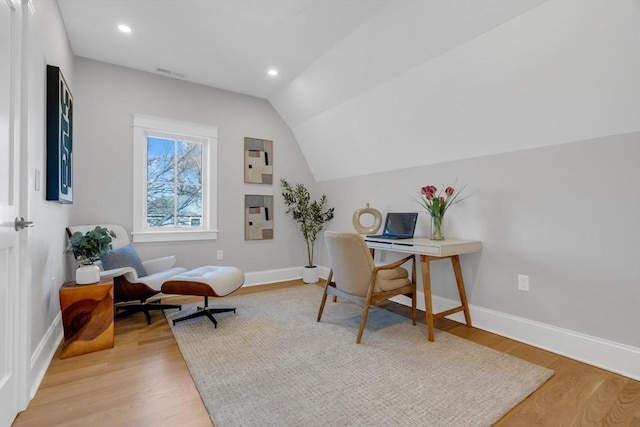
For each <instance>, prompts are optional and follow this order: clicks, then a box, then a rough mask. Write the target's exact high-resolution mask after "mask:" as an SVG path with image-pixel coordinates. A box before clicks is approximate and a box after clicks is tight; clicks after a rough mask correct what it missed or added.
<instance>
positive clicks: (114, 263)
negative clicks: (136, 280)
mask: <svg viewBox="0 0 640 427" xmlns="http://www.w3.org/2000/svg"><path fill="white" fill-rule="evenodd" d="M100 261H102V267H103V268H104V269H105V270H113V269H116V268H122V267H133V268H134V269H135V270H136V273H137V274H138V277H144V276H146V275H147V270H146V269H145V268H144V265H142V260H141V259H140V257H139V256H138V252H136V250H135V249H134V248H133V246H131V245H127V246H123V247H121V248H118V249H114V250H112V251H109V252H107V253H106V254H104V255H102V257H100Z"/></svg>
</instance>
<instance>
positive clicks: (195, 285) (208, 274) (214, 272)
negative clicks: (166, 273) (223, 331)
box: [162, 265, 244, 328]
mask: <svg viewBox="0 0 640 427" xmlns="http://www.w3.org/2000/svg"><path fill="white" fill-rule="evenodd" d="M243 284H244V273H243V272H242V270H240V269H239V268H237V267H228V266H213V265H210V266H205V267H199V268H196V269H194V270H189V271H186V272H184V273H181V274H178V275H177V276H172V277H171V278H170V279H169V280H168V281H166V282H164V283H163V284H162V293H164V294H178V295H196V296H201V297H203V298H204V306H203V307H198V308H197V311H196V312H195V313H192V314H189V315H187V316H184V317H180V318H179V319H174V320H173V324H174V325H175V324H176V323H177V322H181V321H183V320H188V319H193V318H195V317H200V316H207V317H208V318H209V320H211V321H212V322H213V324H214V325H215V327H216V328H217V327H218V322H217V321H216V319H215V318H214V317H213V314H215V313H226V312H229V311H233V312H234V313H235V312H236V309H235V308H209V297H224V296H226V295H229V294H230V293H232V292H234V291H235V290H237V289H238V288H240V287H241V286H242V285H243Z"/></svg>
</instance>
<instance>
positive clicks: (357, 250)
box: [317, 231, 416, 344]
mask: <svg viewBox="0 0 640 427" xmlns="http://www.w3.org/2000/svg"><path fill="white" fill-rule="evenodd" d="M324 237H325V241H326V243H327V249H328V251H329V257H330V262H331V271H330V273H329V277H328V278H327V284H326V285H325V290H324V294H323V295H322V301H321V303H320V309H319V310H318V318H317V321H318V322H319V321H320V318H321V317H322V312H323V310H324V307H325V304H326V301H327V296H328V295H333V296H334V297H340V298H344V299H346V300H348V301H351V302H353V303H356V304H358V305H361V306H362V307H363V311H362V316H361V318H360V327H359V328H358V336H357V338H356V343H358V344H359V343H360V341H361V340H362V333H363V332H364V327H365V324H366V323H367V316H368V314H369V308H370V307H371V305H376V304H378V303H380V302H382V301H384V300H387V299H389V298H391V297H394V296H396V295H407V296H410V297H411V310H412V311H411V314H412V320H413V324H414V325H415V324H416V260H415V256H414V255H409V256H407V257H405V258H403V259H401V260H398V261H396V262H393V263H390V264H386V265H375V263H374V261H373V257H372V256H371V252H370V251H369V248H367V244H366V243H365V241H364V238H363V237H362V236H361V235H360V234H357V233H340V232H335V231H326V232H325V233H324ZM407 262H411V276H409V272H408V271H407V270H406V269H405V268H403V267H401V266H402V265H403V264H405V263H407ZM334 300H335V298H334Z"/></svg>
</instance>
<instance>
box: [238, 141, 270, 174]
mask: <svg viewBox="0 0 640 427" xmlns="http://www.w3.org/2000/svg"><path fill="white" fill-rule="evenodd" d="M244 182H245V183H247V184H273V141H268V140H266V139H258V138H248V137H245V138H244Z"/></svg>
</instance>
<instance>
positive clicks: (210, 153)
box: [132, 115, 218, 242]
mask: <svg viewBox="0 0 640 427" xmlns="http://www.w3.org/2000/svg"><path fill="white" fill-rule="evenodd" d="M217 135H218V130H217V128H211V127H206V126H202V125H196V124H192V123H185V122H177V121H172V120H165V119H159V118H154V117H148V116H141V115H134V118H133V147H134V149H133V161H134V174H133V178H134V179H133V181H134V188H133V210H134V212H133V221H134V224H133V233H132V234H133V241H134V242H164V241H175V240H210V239H216V238H217V233H218V230H217V226H216V215H215V213H216V201H217V184H216V183H217V171H216V169H215V168H216V164H217V161H216V154H217V141H218V137H217Z"/></svg>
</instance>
